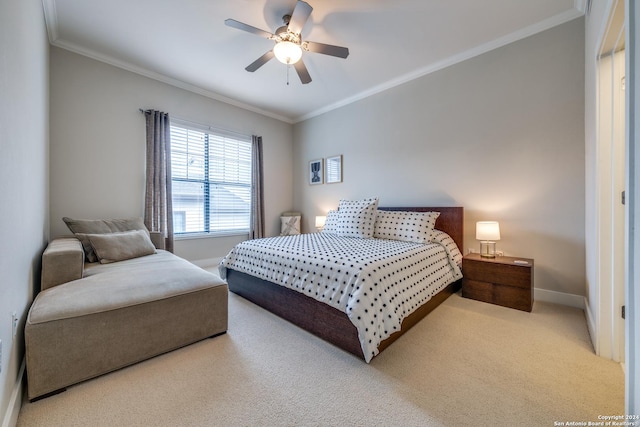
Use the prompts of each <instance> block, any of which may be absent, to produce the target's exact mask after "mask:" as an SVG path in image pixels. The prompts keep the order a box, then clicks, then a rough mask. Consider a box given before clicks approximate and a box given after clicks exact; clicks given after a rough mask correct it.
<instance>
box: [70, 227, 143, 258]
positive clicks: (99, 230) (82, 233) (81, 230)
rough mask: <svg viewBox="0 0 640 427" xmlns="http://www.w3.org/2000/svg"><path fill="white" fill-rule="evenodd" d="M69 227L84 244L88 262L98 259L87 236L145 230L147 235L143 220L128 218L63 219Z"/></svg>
mask: <svg viewBox="0 0 640 427" xmlns="http://www.w3.org/2000/svg"><path fill="white" fill-rule="evenodd" d="M62 220H63V221H64V223H65V224H67V227H68V228H69V230H71V232H72V233H73V234H75V236H76V237H77V238H78V240H80V242H81V243H82V247H83V249H84V253H85V256H86V258H87V261H89V262H96V261H98V258H97V257H96V254H95V253H94V251H93V247H92V246H91V243H89V239H88V238H87V237H86V236H87V234H107V233H116V232H119V231H131V230H144V231H146V232H147V233H148V232H149V231H148V230H147V227H145V225H144V221H143V220H142V218H126V219H72V218H69V217H66V216H65V217H64V218H62Z"/></svg>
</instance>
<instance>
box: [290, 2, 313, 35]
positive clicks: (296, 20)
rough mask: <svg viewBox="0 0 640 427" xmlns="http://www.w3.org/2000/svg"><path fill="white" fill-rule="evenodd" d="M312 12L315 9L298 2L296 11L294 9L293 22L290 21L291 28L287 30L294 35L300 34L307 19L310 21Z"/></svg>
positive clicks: (305, 3)
mask: <svg viewBox="0 0 640 427" xmlns="http://www.w3.org/2000/svg"><path fill="white" fill-rule="evenodd" d="M312 10H313V8H312V7H311V6H309V3H307V2H304V1H298V3H296V7H295V9H293V13H292V14H291V20H290V21H289V27H288V28H287V29H288V30H289V31H291V32H292V33H295V34H300V33H301V32H302V27H304V24H306V22H307V19H309V15H311V11H312Z"/></svg>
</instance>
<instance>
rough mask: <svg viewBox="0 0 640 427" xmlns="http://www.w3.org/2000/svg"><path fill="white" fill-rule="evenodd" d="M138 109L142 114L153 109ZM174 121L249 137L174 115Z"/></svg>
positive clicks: (230, 134) (245, 136)
mask: <svg viewBox="0 0 640 427" xmlns="http://www.w3.org/2000/svg"><path fill="white" fill-rule="evenodd" d="M138 111H139V112H140V113H142V114H144V113H146V112H147V111H153V109H151V108H149V109H146V110H145V109H143V108H138ZM175 121H177V122H183V123H186V124H191V125H195V126H197V127H200V128H204V129H208V130H211V131H214V132H219V133H226V134H227V135H229V136H235V137H242V138H243V139H244V138H247V137H251V135H248V134H246V133H242V132H237V131H233V130H228V129H223V128H219V127H216V126H211V125H205V124H202V123H198V122H194V121H191V120H186V119H181V118H180V117H175Z"/></svg>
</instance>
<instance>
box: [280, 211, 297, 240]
mask: <svg viewBox="0 0 640 427" xmlns="http://www.w3.org/2000/svg"><path fill="white" fill-rule="evenodd" d="M296 234H300V217H299V216H281V217H280V235H281V236H294V235H296Z"/></svg>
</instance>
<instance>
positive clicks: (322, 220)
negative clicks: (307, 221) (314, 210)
mask: <svg viewBox="0 0 640 427" xmlns="http://www.w3.org/2000/svg"><path fill="white" fill-rule="evenodd" d="M326 221H327V217H326V216H322V215H319V216H316V228H322V227H324V223H325V222H326Z"/></svg>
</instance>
